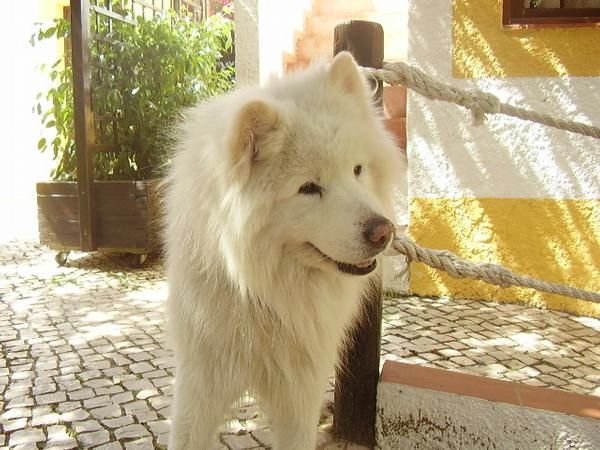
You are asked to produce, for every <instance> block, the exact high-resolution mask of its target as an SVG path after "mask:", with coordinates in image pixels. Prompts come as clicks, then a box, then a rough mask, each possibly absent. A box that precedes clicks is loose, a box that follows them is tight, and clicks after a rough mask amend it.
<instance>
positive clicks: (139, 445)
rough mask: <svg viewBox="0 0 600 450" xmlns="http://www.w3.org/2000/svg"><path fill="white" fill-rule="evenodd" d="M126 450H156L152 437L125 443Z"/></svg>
mask: <svg viewBox="0 0 600 450" xmlns="http://www.w3.org/2000/svg"><path fill="white" fill-rule="evenodd" d="M125 449H126V450H154V444H153V443H152V439H150V438H144V439H137V440H135V441H131V442H126V443H125Z"/></svg>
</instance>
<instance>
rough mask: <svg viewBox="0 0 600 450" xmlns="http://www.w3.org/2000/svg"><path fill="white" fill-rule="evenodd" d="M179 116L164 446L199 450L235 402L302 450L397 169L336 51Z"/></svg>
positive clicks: (385, 215) (353, 314)
mask: <svg viewBox="0 0 600 450" xmlns="http://www.w3.org/2000/svg"><path fill="white" fill-rule="evenodd" d="M187 116H188V117H187V119H185V120H184V121H183V123H182V124H181V126H180V128H179V129H178V136H179V139H178V144H177V145H176V152H175V155H174V157H173V164H172V167H171V169H170V173H169V176H168V181H167V185H166V193H165V209H166V211H165V221H166V223H165V239H166V253H167V265H168V284H169V299H168V306H167V312H168V332H169V334H170V338H171V340H172V345H173V346H174V349H175V359H176V368H175V376H176V378H175V398H174V403H173V420H172V428H171V436H170V443H169V448H170V449H171V450H178V449H194V450H204V449H207V448H210V447H211V445H212V444H211V443H214V441H213V440H214V436H215V433H216V429H217V427H218V425H219V424H220V423H221V422H222V421H223V420H224V417H225V415H226V413H227V410H228V408H230V407H231V406H232V405H233V404H234V403H235V402H236V401H237V400H239V399H240V397H242V396H243V395H244V394H245V393H250V394H251V395H252V396H253V397H255V398H256V399H258V401H259V404H260V405H261V407H262V408H263V410H264V411H265V413H266V414H267V416H268V418H269V419H270V421H271V424H272V428H273V436H274V437H273V439H274V448H275V449H276V450H312V449H314V448H315V445H316V437H317V425H318V421H319V415H320V410H321V406H322V401H323V396H324V391H325V388H326V385H327V382H328V377H329V375H330V374H331V373H332V372H333V369H334V367H335V365H336V363H337V361H338V356H339V354H340V352H343V349H344V342H345V336H346V334H347V333H348V331H349V329H351V327H352V326H353V323H354V322H355V321H356V319H357V318H358V317H359V315H360V311H361V298H362V297H363V296H364V295H365V292H366V291H367V290H368V289H369V286H370V285H371V283H372V282H373V281H374V280H376V279H377V278H380V277H381V270H380V269H378V267H380V266H381V257H380V255H381V254H382V252H383V251H384V250H385V249H386V247H387V246H388V244H389V242H390V240H391V239H392V236H393V233H394V225H393V223H392V222H393V221H392V217H393V209H392V189H393V186H394V185H396V184H397V182H402V178H403V177H404V176H405V169H404V167H403V164H404V163H403V162H402V160H401V159H400V157H399V151H398V149H397V146H396V144H395V142H394V140H393V138H392V137H391V135H389V134H388V133H387V132H386V131H385V129H384V127H383V124H382V121H381V118H380V117H379V115H378V114H377V113H376V110H375V108H374V107H373V105H372V99H371V89H370V88H369V87H368V84H367V83H366V82H365V80H364V79H363V77H362V76H361V74H360V72H359V69H358V67H357V65H356V63H355V61H354V59H353V58H352V56H351V55H350V54H349V53H341V54H339V55H338V56H337V57H336V58H335V59H334V61H333V63H332V64H330V65H327V66H326V65H323V66H317V67H312V68H310V69H308V70H306V71H304V72H300V73H296V74H293V75H290V76H287V77H284V78H283V79H276V80H272V81H271V82H270V83H269V84H268V85H267V86H266V87H263V88H250V89H240V90H237V91H235V92H233V93H230V94H228V95H225V96H222V97H220V98H216V99H214V100H212V101H210V102H207V103H203V104H200V105H199V106H197V107H195V108H192V109H191V110H189V111H188V114H187Z"/></svg>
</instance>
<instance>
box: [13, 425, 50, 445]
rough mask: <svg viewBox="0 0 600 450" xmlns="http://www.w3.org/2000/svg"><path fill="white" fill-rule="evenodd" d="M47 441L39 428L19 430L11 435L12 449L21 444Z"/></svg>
mask: <svg viewBox="0 0 600 450" xmlns="http://www.w3.org/2000/svg"><path fill="white" fill-rule="evenodd" d="M45 439H46V436H45V435H44V431H43V430H41V429H39V428H27V429H26V430H18V431H15V432H13V433H11V434H10V440H9V445H10V446H11V447H13V446H17V445H19V444H33V443H35V442H42V441H44V440H45Z"/></svg>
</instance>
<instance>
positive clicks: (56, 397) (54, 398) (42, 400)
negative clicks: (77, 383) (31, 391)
mask: <svg viewBox="0 0 600 450" xmlns="http://www.w3.org/2000/svg"><path fill="white" fill-rule="evenodd" d="M35 400H36V403H37V404H38V405H48V404H50V403H63V402H65V401H66V400H67V396H66V394H65V393H64V392H60V391H59V392H51V393H49V394H41V395H36V397H35Z"/></svg>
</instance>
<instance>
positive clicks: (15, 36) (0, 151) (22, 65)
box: [0, 0, 56, 242]
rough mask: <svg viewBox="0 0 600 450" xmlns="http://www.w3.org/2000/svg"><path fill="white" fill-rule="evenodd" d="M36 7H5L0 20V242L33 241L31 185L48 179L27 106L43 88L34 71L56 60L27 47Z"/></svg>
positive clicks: (50, 46)
mask: <svg viewBox="0 0 600 450" xmlns="http://www.w3.org/2000/svg"><path fill="white" fill-rule="evenodd" d="M38 6H39V5H38V2H37V1H33V0H28V1H23V2H5V4H4V5H3V11H2V12H3V13H2V15H1V17H0V55H1V57H2V61H3V63H2V70H0V103H1V107H0V136H2V140H3V142H2V144H1V145H0V167H1V168H2V170H1V172H0V215H1V216H2V219H1V220H0V242H6V241H8V240H12V239H27V240H37V206H36V197H35V183H36V181H41V180H47V179H49V177H50V167H51V157H50V155H41V154H40V152H39V151H38V150H37V142H38V140H39V138H40V137H41V133H42V128H41V126H40V120H39V117H38V116H37V115H35V114H34V113H33V112H32V106H33V105H34V101H35V94H36V93H37V92H38V91H40V90H42V89H44V87H45V86H47V83H48V82H47V80H46V79H45V77H44V76H43V75H41V74H40V72H39V71H38V70H37V67H38V66H39V64H41V63H42V62H51V61H52V59H53V58H55V57H56V45H55V43H51V42H49V43H46V45H43V46H39V47H36V48H31V46H30V44H29V38H30V37H31V35H32V33H33V31H34V25H33V24H34V22H35V21H37V20H39V17H40V10H39V7H38Z"/></svg>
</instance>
